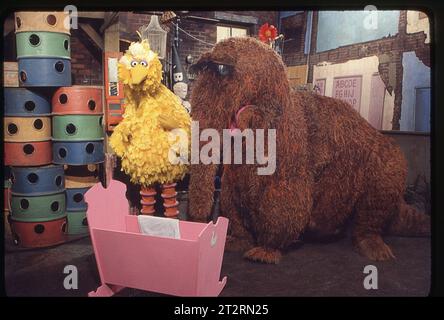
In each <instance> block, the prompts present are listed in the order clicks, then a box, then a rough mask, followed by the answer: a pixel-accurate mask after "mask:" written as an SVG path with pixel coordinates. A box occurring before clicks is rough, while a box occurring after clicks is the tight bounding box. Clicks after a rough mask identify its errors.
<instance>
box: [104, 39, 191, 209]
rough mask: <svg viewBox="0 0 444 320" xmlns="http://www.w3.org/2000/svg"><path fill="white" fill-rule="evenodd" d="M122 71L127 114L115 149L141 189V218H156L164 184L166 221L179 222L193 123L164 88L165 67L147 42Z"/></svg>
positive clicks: (133, 50)
mask: <svg viewBox="0 0 444 320" xmlns="http://www.w3.org/2000/svg"><path fill="white" fill-rule="evenodd" d="M118 68H119V80H120V81H121V82H122V83H123V88H124V93H125V111H124V114H123V120H122V121H121V122H120V123H119V124H118V125H117V126H116V127H115V129H114V132H113V134H112V135H111V137H110V141H109V142H110V145H111V147H112V148H113V150H114V151H115V153H116V155H117V156H119V157H120V158H121V163H122V170H123V171H124V172H125V173H126V174H127V175H129V176H130V179H131V182H133V183H136V184H140V186H141V192H140V193H141V195H142V201H141V203H142V211H141V213H142V214H148V215H153V214H154V212H155V209H154V205H155V202H156V200H155V195H156V190H155V185H156V184H161V185H162V197H163V199H164V208H165V216H167V217H177V215H178V210H177V206H178V203H177V200H176V195H177V193H176V191H175V185H176V181H178V180H180V179H182V178H183V177H184V175H185V173H186V172H187V169H188V168H187V165H186V161H177V160H183V155H184V154H186V155H187V154H188V153H187V151H188V147H189V143H188V141H189V137H190V124H191V118H190V116H189V114H188V113H187V111H186V109H185V108H184V107H183V106H182V105H181V102H180V99H179V98H178V97H177V96H176V95H175V94H174V93H173V92H171V91H170V90H169V89H168V88H167V87H165V86H164V85H163V84H162V83H161V80H162V65H161V63H160V60H159V58H158V56H157V54H156V53H154V52H153V51H152V50H151V49H150V46H149V44H148V41H147V40H141V41H139V42H133V43H131V45H130V46H129V48H128V50H126V52H125V54H124V55H123V56H122V58H121V59H120V61H119V65H118ZM184 136H185V137H184ZM171 153H172V154H173V156H171ZM174 155H177V157H174ZM180 155H182V158H180ZM175 160H176V161H175Z"/></svg>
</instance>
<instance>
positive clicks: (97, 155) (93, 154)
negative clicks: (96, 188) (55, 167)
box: [52, 141, 105, 166]
mask: <svg viewBox="0 0 444 320" xmlns="http://www.w3.org/2000/svg"><path fill="white" fill-rule="evenodd" d="M52 154H53V162H54V163H57V164H70V165H79V166H80V165H85V164H93V163H100V162H103V161H105V153H104V150H103V141H54V142H53V144H52Z"/></svg>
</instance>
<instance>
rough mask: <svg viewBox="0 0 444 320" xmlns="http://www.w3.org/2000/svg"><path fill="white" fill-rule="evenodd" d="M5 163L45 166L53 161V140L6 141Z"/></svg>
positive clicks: (10, 164)
mask: <svg viewBox="0 0 444 320" xmlns="http://www.w3.org/2000/svg"><path fill="white" fill-rule="evenodd" d="M4 146H5V165H7V166H19V167H23V166H25V167H26V166H43V165H47V164H50V163H51V162H52V148H51V146H52V142H51V140H49V141H36V142H5V145H4Z"/></svg>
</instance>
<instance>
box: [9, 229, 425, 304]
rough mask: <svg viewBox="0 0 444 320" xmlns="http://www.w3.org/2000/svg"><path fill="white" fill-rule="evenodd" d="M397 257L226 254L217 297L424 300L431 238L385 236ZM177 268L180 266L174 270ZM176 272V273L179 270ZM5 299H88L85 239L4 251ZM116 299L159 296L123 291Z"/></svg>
mask: <svg viewBox="0 0 444 320" xmlns="http://www.w3.org/2000/svg"><path fill="white" fill-rule="evenodd" d="M386 242H387V243H388V244H389V245H391V247H392V249H393V252H394V253H395V255H396V259H395V260H392V261H388V262H371V261H369V260H368V259H366V258H364V257H361V256H360V255H359V254H358V253H356V252H355V251H353V248H352V244H351V241H350V239H342V240H339V241H337V242H333V243H328V244H317V243H308V244H304V245H303V246H302V247H300V248H297V249H294V250H292V251H290V252H288V253H287V254H286V255H285V256H284V258H283V259H282V261H281V263H280V264H278V265H264V264H259V263H253V262H250V261H247V260H245V259H243V258H242V254H241V253H235V252H226V253H225V256H224V262H223V266H222V272H221V274H222V276H225V275H226V276H228V281H227V285H226V287H225V289H224V290H223V291H222V294H221V296H424V295H427V294H428V292H429V289H430V273H431V258H430V256H431V254H430V239H427V238H395V237H388V238H386ZM369 264H373V265H375V266H376V267H377V270H378V289H377V290H366V289H364V286H363V281H364V278H365V276H366V274H364V273H363V270H364V267H365V266H366V265H369ZM67 265H74V266H76V267H77V269H78V277H79V279H78V289H77V290H66V289H65V288H64V286H63V280H64V278H65V276H66V274H64V273H63V269H64V268H65V266H67ZM178 269H180V266H178ZM178 272H180V271H178ZM5 279H6V293H7V295H8V296H84V297H85V296H87V294H88V292H89V291H92V290H95V289H96V288H97V286H98V285H99V276H98V272H97V268H96V265H95V261H94V254H93V249H92V246H91V242H90V239H89V237H86V238H82V239H79V240H76V241H72V242H70V243H66V244H63V245H60V246H57V247H53V248H48V249H39V250H25V251H17V250H8V248H6V253H5ZM118 295H119V296H127V297H128V296H130V297H132V296H138V297H139V296H146V297H150V296H158V294H155V293H150V292H143V291H139V290H135V289H125V290H123V291H121V292H120V293H119V294H118Z"/></svg>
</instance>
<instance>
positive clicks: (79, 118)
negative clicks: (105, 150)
mask: <svg viewBox="0 0 444 320" xmlns="http://www.w3.org/2000/svg"><path fill="white" fill-rule="evenodd" d="M102 122H103V116H102V115H94V116H92V115H62V116H53V117H52V124H53V127H52V130H53V131H52V132H53V140H54V141H97V140H102V139H103V137H104V131H103V124H102Z"/></svg>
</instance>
